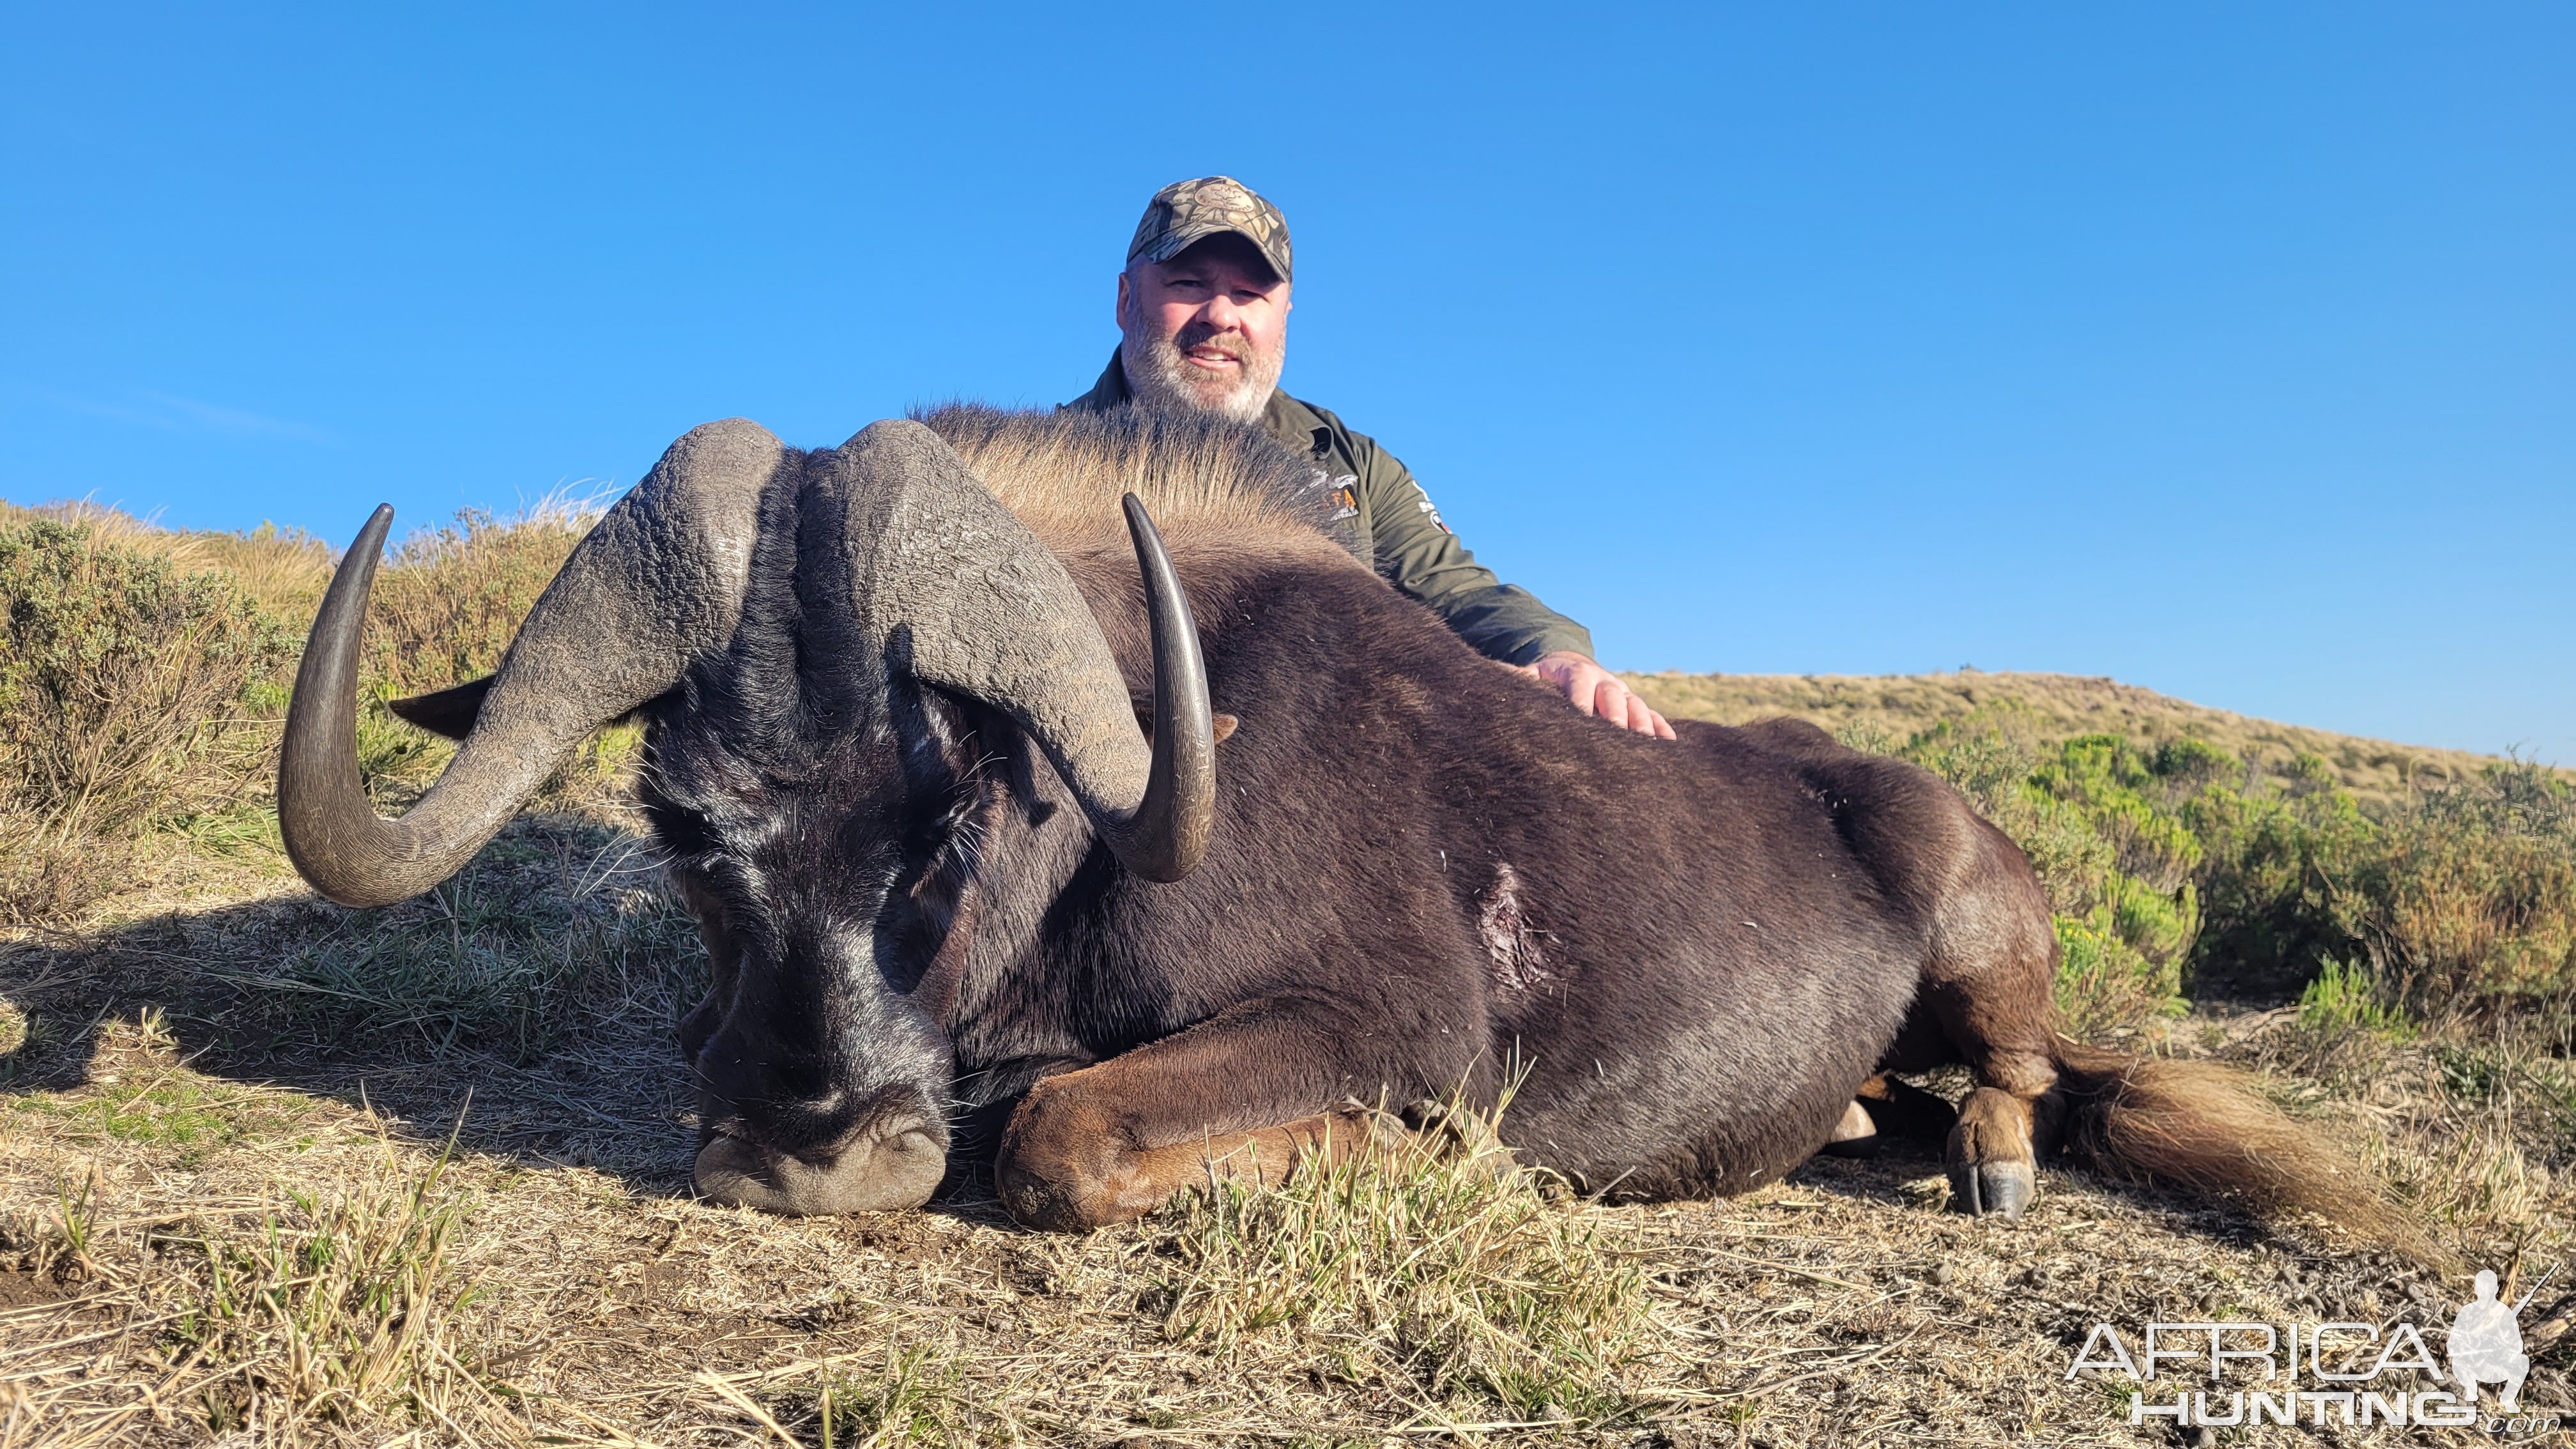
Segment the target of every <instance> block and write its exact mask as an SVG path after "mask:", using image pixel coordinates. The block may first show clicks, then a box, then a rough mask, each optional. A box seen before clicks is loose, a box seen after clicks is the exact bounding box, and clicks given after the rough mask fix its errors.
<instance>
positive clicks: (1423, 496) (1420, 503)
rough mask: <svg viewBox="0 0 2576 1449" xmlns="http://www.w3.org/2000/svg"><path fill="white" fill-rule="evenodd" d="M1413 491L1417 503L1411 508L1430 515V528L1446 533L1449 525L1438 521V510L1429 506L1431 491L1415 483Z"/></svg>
mask: <svg viewBox="0 0 2576 1449" xmlns="http://www.w3.org/2000/svg"><path fill="white" fill-rule="evenodd" d="M1413 491H1414V493H1415V495H1416V497H1417V501H1416V502H1415V503H1414V505H1413V506H1414V507H1416V508H1419V509H1421V510H1422V511H1423V512H1425V513H1428V514H1430V515H1431V526H1432V527H1433V528H1436V529H1439V530H1440V531H1441V532H1442V533H1447V532H1448V531H1449V525H1448V524H1445V523H1443V522H1441V521H1440V510H1439V509H1437V508H1434V507H1432V506H1431V490H1430V489H1428V488H1425V487H1423V486H1422V485H1421V484H1419V483H1416V484H1414V485H1413Z"/></svg>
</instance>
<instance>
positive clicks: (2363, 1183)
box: [2057, 1037, 2440, 1260]
mask: <svg viewBox="0 0 2576 1449" xmlns="http://www.w3.org/2000/svg"><path fill="white" fill-rule="evenodd" d="M2057 1069H2058V1087H2059V1091H2060V1092H2061V1093H2062V1094H2063V1099H2064V1101H2065V1103H2066V1108H2067V1116H2066V1120H2065V1123H2064V1127H2063V1130H2064V1134H2065V1135H2064V1139H2063V1141H2064V1146H2065V1149H2066V1151H2067V1152H2068V1153H2069V1154H2070V1155H2072V1156H2074V1157H2075V1158H2077V1159H2078V1160H2086V1159H2089V1160H2090V1161H2091V1162H2092V1164H2093V1165H2094V1166H2095V1167H2096V1168H2097V1169H2099V1170H2100V1171H2102V1172H2104V1173H2106V1174H2107V1175H2109V1176H2112V1177H2116V1178H2125V1179H2127V1180H2130V1181H2133V1182H2153V1183H2160V1184H2164V1185H2167V1186H2171V1187H2179V1188H2182V1189H2184V1190H2186V1191H2190V1192H2195V1193H2198V1194H2201V1195H2204V1196H2208V1197H2220V1198H2232V1199H2234V1200H2236V1201H2238V1202H2240V1203H2242V1204H2244V1205H2245V1206H2247V1207H2249V1208H2251V1209H2253V1210H2254V1211H2255V1212H2257V1213H2259V1214H2261V1215H2262V1216H2264V1217H2267V1218H2274V1219H2278V1218H2283V1217H2288V1216H2292V1215H2295V1214H2299V1213H2315V1214H2316V1215H2318V1216H2319V1217H2322V1218H2325V1219H2327V1220H2328V1221H2330V1222H2332V1223H2334V1224H2335V1225H2336V1226H2338V1227H2340V1228H2342V1229H2343V1230H2344V1231H2346V1232H2348V1233H2351V1234H2353V1235H2355V1236H2357V1237H2361V1238H2364V1239H2367V1240H2369V1241H2372V1242H2375V1243H2379V1244H2381V1245H2384V1246H2386V1247H2389V1248H2393V1249H2396V1250H2397V1251H2399V1252H2401V1253H2404V1254H2406V1255H2408V1256H2410V1257H2414V1258H2418V1259H2426V1260H2430V1259H2434V1258H2438V1257H2439V1256H2440V1252H2439V1250H2438V1249H2437V1248H2436V1247H2434V1245H2433V1244H2432V1242H2431V1240H2430V1239H2428V1238H2427V1237H2426V1236H2425V1235H2424V1233H2423V1231H2422V1230H2421V1229H2420V1228H2419V1227H2418V1226H2417V1225H2416V1224H2415V1223H2414V1222H2413V1221H2411V1220H2410V1219H2409V1218H2408V1217H2407V1216H2406V1215H2405V1214H2403V1213H2401V1212H2399V1211H2398V1210H2397V1208H2396V1207H2395V1206H2394V1205H2392V1204H2391V1203H2390V1202H2389V1200H2388V1198H2387V1195H2386V1193H2385V1192H2384V1191H2383V1190H2382V1189H2381V1187H2380V1184H2379V1182H2378V1180H2377V1179H2376V1178H2375V1177H2374V1176H2373V1175H2372V1174H2371V1173H2370V1172H2369V1170H2368V1169H2366V1168H2364V1167H2363V1166H2362V1165H2361V1164H2360V1163H2359V1162H2356V1161H2354V1160H2353V1159H2352V1158H2351V1157H2349V1156H2347V1155H2346V1154H2344V1153H2343V1152H2341V1151H2339V1150H2337V1149H2336V1148H2335V1147H2334V1146H2333V1145H2332V1143H2330V1142H2329V1141H2327V1140H2325V1139H2324V1138H2323V1137H2322V1136H2321V1135H2320V1134H2319V1131H2318V1129H2316V1128H2314V1127H2308V1126H2302V1125H2301V1124H2299V1123H2297V1122H2294V1121H2292V1120H2291V1119H2290V1118H2289V1117H2287V1116H2285V1115H2283V1113H2282V1112H2281V1110H2280V1109H2279V1108H2277V1107H2274V1106H2273V1105H2272V1104H2271V1103H2269V1102H2267V1101H2265V1100H2264V1099H2263V1096H2262V1094H2261V1093H2260V1092H2259V1091H2257V1090H2256V1088H2255V1085H2254V1079H2253V1078H2252V1077H2251V1076H2250V1075H2248V1074H2247V1073H2245V1072H2242V1071H2239V1070H2237V1069H2235V1068H2233V1067H2226V1066H2221V1065H2218V1064H2217V1063H2214V1062H2185V1061H2172V1060H2166V1059H2161V1058H2153V1057H2133V1056H2128V1055H2125V1054H2123V1053H2120V1052H2113V1051H2104V1050H2102V1049H2100V1048H2098V1047H2089V1046H2084V1045H2082V1044H2080V1043H2077V1042H2072V1041H2068V1040H2066V1039H2064V1038H2062V1037H2061V1038H2059V1040H2058V1046H2057Z"/></svg>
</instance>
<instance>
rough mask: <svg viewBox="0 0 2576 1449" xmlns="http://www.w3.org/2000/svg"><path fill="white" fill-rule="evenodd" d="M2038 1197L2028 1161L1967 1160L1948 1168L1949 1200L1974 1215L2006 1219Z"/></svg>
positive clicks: (2018, 1213)
mask: <svg viewBox="0 0 2576 1449" xmlns="http://www.w3.org/2000/svg"><path fill="white" fill-rule="evenodd" d="M2038 1196H2039V1174H2038V1173H2037V1172H2036V1171H2034V1170H2033V1169H2032V1167H2031V1165H2030V1164H2029V1163H2027V1162H1970V1163H1964V1164H1962V1165H1959V1166H1956V1167H1953V1168H1951V1169H1950V1203H1951V1205H1952V1206H1953V1207H1956V1208H1957V1209H1958V1210H1959V1211H1961V1212H1963V1213H1968V1214H1971V1215H1973V1216H1976V1217H1981V1218H1985V1217H1999V1218H2003V1219H2005V1220H2006V1221H2010V1220H2012V1219H2015V1218H2018V1217H2020V1216H2021V1215H2022V1214H2023V1213H2024V1212H2026V1211H2028V1210H2029V1208H2030V1204H2031V1199H2033V1198H2036V1197H2038Z"/></svg>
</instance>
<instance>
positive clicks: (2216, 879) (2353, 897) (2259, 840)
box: [1854, 708, 2576, 1034]
mask: <svg viewBox="0 0 2576 1449" xmlns="http://www.w3.org/2000/svg"><path fill="white" fill-rule="evenodd" d="M1854 743H1857V744H1862V745H1864V746H1865V747H1866V746H1868V745H1873V744H1874V745H1876V746H1877V747H1879V748H1881V749H1885V750H1887V751H1888V752H1889V753H1894V754H1897V755H1900V756H1902V757H1904V758H1907V759H1910V760H1913V761H1915V762H1916V763H1918V764H1921V765H1924V766H1926V767H1927V768H1930V769H1932V770H1934V771H1935V772H1937V773H1939V774H1940V775H1941V776H1942V777H1943V778H1945V779H1947V780H1949V781H1950V782H1951V783H1952V784H1954V785H1956V786H1958V787H1959V788H1960V790H1962V791H1963V792H1964V793H1966V794H1967V795H1968V796H1969V797H1970V799H1971V800H1972V801H1974V802H1975V803H1976V804H1977V806H1978V808H1979V809H1980V810H1981V811H1983V812H1984V814H1985V815H1986V816H1987V818H1989V819H1991V820H1993V821H1994V822H1995V823H1996V824H1997V825H1998V826H2000V827H2002V828H2003V830H2004V831H2005V832H2006V833H2007V834H2009V835H2011V836H2012V837H2013V838H2014V840H2016V841H2017V842H2019V843H2020V845H2021V846H2022V848H2023V850H2024V851H2025V852H2026V853H2027V854H2028V855H2029V856H2030V859H2031V864H2032V866H2033V867H2034V868H2035V869H2036V870H2037V871H2038V872H2039V876H2040V880H2041V882H2042V884H2044V885H2045V886H2046V887H2047V889H2048V894H2049V899H2050V902H2051V905H2052V908H2053V909H2054V910H2055V912H2056V916H2057V936H2058V943H2059V946H2060V948H2061V951H2062V953H2063V960H2062V964H2061V966H2060V968H2059V978H2058V986H2059V990H2058V996H2059V1002H2060V1004H2061V1006H2063V1008H2064V1009H2065V1011H2066V1014H2067V1016H2068V1019H2069V1021H2070V1023H2071V1025H2072V1026H2073V1028H2074V1029H2075V1030H2076V1031H2077V1032H2078V1033H2079V1034H2096V1033H2099V1032H2101V1031H2103V1030H2105V1029H2107V1028H2110V1027H2114V1026H2120V1025H2128V1024H2134V1023H2136V1022H2138V1021H2140V1020H2143V1019H2145V1018H2147V1017H2149V1016H2152V1015H2154V1014H2157V1013H2159V1012H2164V1011H2170V1010H2172V1009H2174V1008H2175V1007H2176V1006H2177V1005H2178V1004H2179V1002H2180V1000H2181V997H2182V995H2183V993H2184V992H2185V991H2186V990H2187V989H2188V990H2191V991H2193V992H2195V993H2198V994H2216V995H2228V996H2250V997H2255V998H2261V999H2281V998H2283V997H2289V996H2297V995H2298V994H2299V993H2300V992H2301V991H2302V989H2303V988H2305V987H2307V986H2308V985H2309V983H2311V982H2317V981H2320V980H2321V979H2323V978H2321V974H2320V973H2328V972H2329V968H2330V975H2331V979H2325V980H2324V985H2323V987H2322V988H2321V989H2323V990H2325V992H2326V995H2325V997H2324V998H2322V999H2319V998H2314V997H2313V995H2312V996H2311V997H2310V998H2305V999H2306V1000H2307V1002H2308V1009H2309V1014H2311V1015H2313V1014H2315V1013H2316V1012H2318V1011H2323V1012H2326V1013H2327V1014H2330V1015H2338V1016H2345V1015H2352V1014H2353V1013H2355V1012H2359V1011H2361V1010H2362V1005H2363V1003H2368V1011H2369V1012H2370V1013H2376V1014H2375V1015H2370V1016H2369V1019H2368V1020H2367V1021H2366V1022H2364V1021H2361V1019H2360V1018H2359V1017H2355V1023H2356V1024H2367V1025H2373V1026H2383V1027H2384V1026H2389V1025H2392V1024H2393V1023H2395V1022H2396V1021H2398V1020H2400V1019H2402V1018H2404V1017H2406V1016H2408V1015H2412V1016H2414V1017H2418V1018H2420V1017H2424V1016H2427V1015H2433V1014H2441V1013H2448V1012H2460V1011H2470V1012H2479V1011H2491V1010H2497V1009H2510V1008H2512V1007H2514V1006H2515V1005H2517V1004H2527V1003H2531V1002H2535V1001H2540V1000H2543V999H2546V998H2549V997H2552V996H2554V995H2559V994H2563V993H2565V992H2566V991H2567V990H2568V989H2569V988H2570V987H2571V986H2576V791H2571V790H2570V788H2569V786H2568V784H2567V782H2566V781H2565V780H2564V779H2563V778H2561V777H2560V776H2559V775H2557V774H2556V773H2554V772H2552V771H2548V770H2545V769H2542V768H2540V767H2539V766H2537V765H2533V764H2529V763H2525V762H2511V761H2508V762H2500V763H2497V764H2494V765H2492V766H2490V767H2489V768H2488V769H2487V771H2486V773H2485V775H2484V777H2483V778H2480V779H2473V780H2465V781H2460V782H2458V783H2453V784H2449V785H2445V786H2442V787H2439V788H2436V789H2433V790H2429V791H2424V792H2420V793H2418V794H2417V795H2415V796H2414V797H2413V798H2411V799H2409V800H2406V801H2403V802H2399V803H2395V804H2390V805H2383V806H2381V807H2380V808H2379V809H2378V810H2377V812H2376V814H2375V815H2374V814H2372V813H2366V812H2365V811H2364V810H2363V808H2362V806H2361V804H2360V802H2358V801H2357V800H2356V799H2355V798H2354V796H2353V795H2352V794H2351V793H2350V792H2349V791H2348V790H2346V789H2344V788H2343V787H2342V786H2341V784H2339V783H2338V781H2337V778H2336V775H2335V773H2334V770H2333V769H2332V767H2331V766H2330V765H2328V764H2327V762H2326V761H2324V760H2323V759H2320V758H2318V757H2316V756H2313V755H2299V756H2295V757H2293V758H2291V759H2290V760H2289V761H2287V762H2286V763H2285V764H2283V765H2280V766H2277V767H2275V768H2272V769H2265V768H2264V767H2262V766H2261V765H2259V764H2258V763H2256V762H2255V761H2252V760H2249V759H2245V758H2240V757H2237V756H2232V755H2229V754H2227V753H2226V752H2225V751H2223V750H2220V749H2218V748H2216V747H2214V746H2212V745H2209V744H2207V743H2206V742H2203V741H2198V740H2192V739H2177V740H2172V741H2168V742H2165V743H2163V744H2161V745H2158V746H2155V747H2153V748H2147V747H2142V746H2140V745H2138V744H2136V743H2134V742H2132V741H2129V740H2125V739H2122V738H2120V737H2117V736H2112V735H2079V736H2076V737H2074V738H2072V739H2062V740H2056V741H2048V740H2045V739H2044V738H2043V737H2039V736H2037V735H2036V734H2035V732H2034V731H2032V730H2031V729H2030V728H2029V723H2028V720H2027V719H2026V718H2025V717H2024V716H2022V715H2021V714H2019V713H2018V712H2016V711H2014V710H2012V709H2009V708H2002V709H1996V710H1991V711H1987V712H1984V713H1982V714H1979V715H1974V716H1970V717H1969V718H1967V719H1965V720H1960V721H1949V722H1944V723H1942V724H1940V725H1937V726H1935V727H1933V728H1931V729H1928V730H1925V731H1922V732H1920V733H1918V734H1916V735H1914V736H1913V737H1911V738H1910V739H1907V740H1905V741H1903V742H1901V743H1893V744H1892V747H1891V742H1888V741H1885V740H1883V739H1881V740H1855V741H1854Z"/></svg>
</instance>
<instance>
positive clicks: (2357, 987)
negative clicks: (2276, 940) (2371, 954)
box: [2299, 957, 2412, 1036]
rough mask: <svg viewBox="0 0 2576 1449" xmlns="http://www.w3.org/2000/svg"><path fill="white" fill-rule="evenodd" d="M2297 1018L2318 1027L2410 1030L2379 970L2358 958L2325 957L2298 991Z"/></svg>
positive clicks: (2405, 1032) (2397, 1033) (2387, 1032)
mask: <svg viewBox="0 0 2576 1449" xmlns="http://www.w3.org/2000/svg"><path fill="white" fill-rule="evenodd" d="M2299 1021H2300V1022H2301V1023H2302V1024H2303V1025H2306V1026H2308V1027H2311V1028H2314V1029H2316V1030H2320V1031H2354V1030H2360V1031H2374V1032H2379V1033H2382V1034H2384V1035H2389V1036H2406V1035H2409V1034H2411V1032H2412V1025H2411V1023H2409V1022H2408V1021H2407V1019H2406V1013H2405V1012H2404V1011H2403V1010H2401V1009H2400V1008H2398V1007H2397V1006H2396V1005H2394V1004H2393V1003H2392V1002H2390V1001H2389V1000H2388V999H2387V996H2386V994H2385V992H2384V990H2383V988H2382V986H2381V984H2380V979H2379V973H2377V972H2376V971H2373V970H2372V969H2371V968H2370V967H2368V966H2366V965H2364V964H2362V963H2360V962H2357V961H2340V960H2336V959H2335V958H2333V957H2328V958H2326V960H2325V961H2324V962H2323V963H2322V964H2321V965H2320V966H2319V967H2318V970H2317V975H2316V979H2315V980H2313V981H2310V982H2309V983H2308V984H2307V986H2306V987H2305V988H2304V989H2302V990H2301V991H2300V993H2299Z"/></svg>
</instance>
